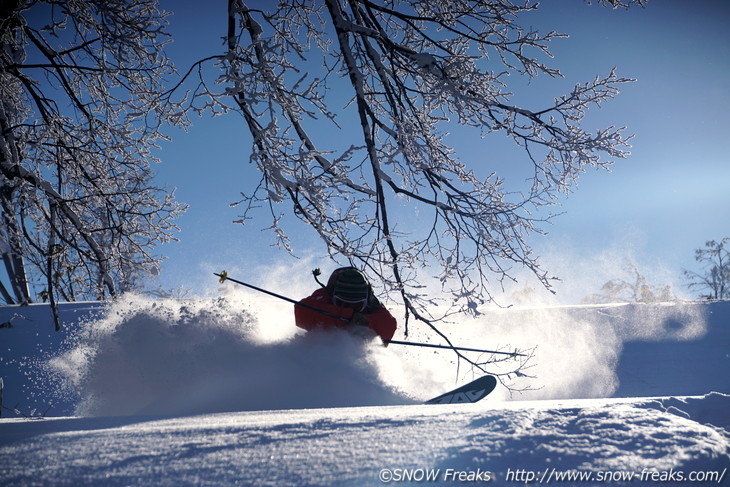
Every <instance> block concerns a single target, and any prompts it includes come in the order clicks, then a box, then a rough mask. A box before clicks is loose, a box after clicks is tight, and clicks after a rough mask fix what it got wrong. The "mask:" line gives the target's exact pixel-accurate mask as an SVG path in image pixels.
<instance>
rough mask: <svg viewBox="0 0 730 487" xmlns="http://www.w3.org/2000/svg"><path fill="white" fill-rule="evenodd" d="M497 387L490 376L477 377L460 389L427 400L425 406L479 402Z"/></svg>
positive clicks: (494, 380) (495, 380)
mask: <svg viewBox="0 0 730 487" xmlns="http://www.w3.org/2000/svg"><path fill="white" fill-rule="evenodd" d="M495 387H497V379H496V378H495V377H494V376H491V375H485V376H482V377H479V378H478V379H476V380H473V381H471V382H469V383H468V384H465V385H463V386H461V387H458V388H456V389H454V390H453V391H449V392H447V393H446V394H441V395H440V396H436V397H434V398H433V399H429V400H428V401H426V402H425V404H459V403H465V402H477V401H481V400H482V399H484V398H485V397H487V395H488V394H489V393H490V392H492V391H493V390H494V388H495Z"/></svg>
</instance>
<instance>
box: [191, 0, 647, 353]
mask: <svg viewBox="0 0 730 487" xmlns="http://www.w3.org/2000/svg"><path fill="white" fill-rule="evenodd" d="M600 3H608V4H611V5H613V6H614V7H615V6H619V5H621V6H625V5H624V2H621V1H610V2H600ZM636 3H641V2H636ZM228 5H229V9H228V14H229V17H228V32H227V34H226V40H227V53H226V55H225V56H221V57H220V58H219V64H220V66H221V67H222V69H223V70H224V74H223V76H222V77H221V78H220V79H219V80H218V82H219V83H221V84H222V85H223V86H224V87H225V89H224V90H222V91H220V90H218V91H216V90H215V89H214V88H213V87H211V86H207V84H206V83H205V81H204V79H203V78H201V80H200V86H199V87H198V94H199V95H200V97H202V98H198V100H199V101H200V100H205V101H204V103H203V104H201V105H198V106H199V107H200V109H203V108H205V109H211V110H212V111H213V112H214V113H222V112H226V111H229V110H232V109H233V110H237V111H238V112H239V113H240V114H241V115H242V116H243V118H244V120H245V121H246V124H247V126H248V129H249V131H250V133H251V135H252V136H253V147H252V154H251V162H252V163H254V164H256V166H257V167H258V169H259V171H260V172H261V179H260V181H259V182H258V184H257V185H256V186H255V188H252V189H253V191H250V192H248V193H245V194H243V199H242V200H241V201H240V202H238V204H239V205H241V207H242V208H243V214H242V216H241V219H240V222H241V223H244V222H246V221H248V220H250V219H252V215H253V211H254V210H255V209H257V208H260V207H264V208H267V209H268V211H269V212H270V214H271V220H272V225H271V228H272V229H273V230H274V232H275V234H276V235H277V238H278V243H279V244H280V245H281V246H283V247H285V248H287V249H291V248H290V241H289V237H288V235H287V232H286V231H285V228H284V227H285V225H284V223H285V222H286V221H287V220H288V219H289V217H290V216H291V215H294V216H296V218H298V219H299V220H301V221H303V222H305V223H306V224H308V225H309V226H310V227H311V228H312V230H314V231H315V232H317V233H318V234H319V237H320V238H321V239H322V241H323V242H324V243H325V244H326V246H327V248H328V249H329V252H330V254H331V256H332V257H333V258H335V259H340V260H347V261H349V262H350V263H352V264H354V265H358V266H359V267H361V268H364V269H365V270H366V271H367V272H368V273H369V274H370V276H371V277H372V278H373V280H374V281H376V282H382V283H383V285H384V287H385V290H386V291H388V293H389V295H390V296H393V297H395V296H398V298H399V300H401V301H402V302H403V303H404V304H405V308H406V320H405V322H406V327H405V331H406V334H407V333H408V318H409V317H411V316H413V317H415V318H416V319H418V320H420V321H421V322H423V323H425V324H427V325H428V326H429V327H430V328H431V329H432V330H433V331H434V332H436V333H437V334H439V335H440V336H441V337H442V338H443V339H444V340H446V341H447V342H449V340H448V337H447V336H446V335H445V334H444V333H442V332H441V330H440V329H439V326H438V323H439V320H441V319H443V318H445V317H447V316H449V315H450V314H451V313H454V312H460V311H467V312H471V313H478V308H479V306H480V305H482V304H484V303H486V302H489V301H490V300H492V299H493V293H494V291H495V286H496V287H497V288H499V286H500V285H501V283H502V282H503V281H505V280H510V279H513V277H512V272H513V269H514V267H515V266H519V267H526V268H528V269H530V270H531V271H532V272H533V273H534V274H535V275H536V276H537V278H538V279H539V280H540V281H541V282H542V284H543V285H545V286H546V287H550V282H551V278H550V277H549V276H548V274H547V273H546V272H545V271H544V270H543V269H542V268H541V267H540V265H539V263H538V262H537V259H536V256H535V255H533V253H532V251H531V249H530V248H529V246H528V244H527V242H526V237H527V235H529V234H530V233H532V232H535V231H540V230H539V228H538V224H539V223H540V222H543V221H545V220H547V219H549V218H550V217H549V216H538V215H539V214H538V212H537V210H539V209H540V208H542V207H544V206H547V205H553V204H554V203H555V198H556V196H557V195H558V194H559V193H564V192H568V191H569V190H570V189H571V187H572V185H573V183H574V181H575V180H576V178H577V177H578V175H579V174H581V173H582V172H583V171H584V170H585V168H586V167H606V166H608V165H609V164H610V163H611V160H610V159H612V158H613V159H615V158H623V157H625V156H626V155H627V152H626V148H627V147H628V145H627V140H628V137H626V136H624V135H623V133H622V131H623V130H622V129H621V128H616V127H608V128H606V129H603V130H599V131H597V132H594V133H590V132H587V131H585V130H583V129H582V128H581V121H582V119H583V117H584V114H585V111H586V110H587V109H588V108H589V107H590V106H593V105H599V104H600V103H602V102H604V101H606V100H608V99H610V98H612V97H613V96H615V95H616V94H617V93H618V86H619V85H621V84H622V83H625V82H627V81H630V80H628V79H626V78H622V77H619V76H618V75H617V74H616V73H615V72H614V71H613V70H610V71H609V72H608V74H607V75H605V76H599V77H596V78H595V79H593V80H592V81H589V82H587V83H583V84H578V85H576V86H575V87H574V88H573V90H572V91H571V92H569V93H567V94H565V95H563V96H560V97H558V98H556V99H554V100H553V101H552V102H550V103H547V104H546V105H545V106H541V107H529V108H527V107H520V106H517V105H515V104H513V103H512V102H511V97H512V94H511V93H510V92H509V90H508V88H507V85H506V82H507V77H508V75H511V74H517V75H520V76H524V77H528V78H534V77H536V76H538V75H546V76H549V77H559V76H561V74H560V72H559V70H558V69H555V68H553V67H550V66H549V65H548V64H546V61H547V60H548V59H549V58H550V57H551V55H550V52H549V50H548V46H549V43H550V41H551V40H553V39H555V38H557V37H564V36H563V35H561V34H557V33H555V32H549V33H547V34H540V33H538V32H535V31H533V30H526V29H523V28H521V27H520V26H519V24H518V18H519V16H520V15H521V14H522V13H524V12H528V11H532V10H535V9H536V8H537V5H531V4H530V2H525V3H520V2H510V1H496V0H463V1H453V0H448V1H446V0H426V1H421V0H419V1H416V0H404V1H400V2H395V1H375V0H325V1H323V2H317V1H308V0H293V1H291V0H290V1H286V2H283V1H282V2H278V5H273V2H272V4H271V5H270V6H269V4H267V6H266V7H265V9H261V8H251V7H249V6H248V2H245V1H244V0H229V3H228ZM260 5H261V4H260V3H256V6H260ZM262 8H264V7H262ZM343 94H344V97H343ZM231 99H233V100H234V101H235V103H233V104H231V102H230V100H231ZM353 121H354V123H353ZM348 124H350V125H349V126H348ZM352 126H354V127H355V128H351V127H352ZM459 126H466V127H472V128H476V129H478V130H480V131H481V133H482V135H483V136H486V135H488V134H492V133H497V134H500V133H501V134H504V135H506V136H508V137H510V138H511V139H512V140H513V141H514V143H515V145H516V146H517V147H519V148H521V150H523V151H524V160H525V163H526V164H527V168H528V170H529V172H530V174H531V178H530V180H529V183H528V184H527V185H526V186H525V188H524V190H523V191H522V192H519V193H517V192H509V191H507V190H506V189H505V184H504V183H505V181H504V180H503V179H502V178H501V177H500V176H499V175H498V174H496V173H494V172H492V170H491V169H490V168H489V167H488V166H487V165H485V164H484V163H483V162H481V161H467V162H464V161H461V160H460V159H459V158H458V157H457V154H456V152H455V150H454V149H453V148H452V147H450V146H449V145H448V144H447V143H446V142H445V136H446V135H447V131H448V130H451V129H454V128H455V127H456V128H458V127H459ZM323 133H325V134H326V135H322V134H323ZM334 134H336V135H334ZM343 141H350V142H347V143H344V142H343ZM604 157H607V158H608V160H604ZM404 202H406V203H407V208H406V209H403V208H402V207H403V206H404V205H403V203H404ZM416 220H418V222H419V224H416V223H415V221H416ZM424 223H425V225H424ZM430 279H434V280H435V281H436V283H438V285H440V287H441V290H440V292H439V293H438V294H439V295H440V296H441V299H436V297H435V296H434V294H433V293H431V292H429V291H428V290H426V289H425V287H424V282H426V281H428V280H430ZM436 305H439V306H436ZM441 305H443V306H441ZM437 310H440V311H437ZM449 343H450V342H449ZM462 358H463V357H462ZM470 362H471V363H472V365H475V362H474V361H471V360H470Z"/></svg>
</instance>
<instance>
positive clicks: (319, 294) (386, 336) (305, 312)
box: [294, 288, 397, 346]
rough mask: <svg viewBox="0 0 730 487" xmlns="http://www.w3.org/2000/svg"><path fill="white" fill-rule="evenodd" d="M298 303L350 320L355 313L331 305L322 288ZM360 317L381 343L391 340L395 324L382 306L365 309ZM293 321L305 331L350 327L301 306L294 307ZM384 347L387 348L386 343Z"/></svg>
mask: <svg viewBox="0 0 730 487" xmlns="http://www.w3.org/2000/svg"><path fill="white" fill-rule="evenodd" d="M299 303H302V304H306V305H309V306H313V307H315V308H318V309H321V310H323V311H327V312H328V313H332V314H335V315H338V316H342V317H344V318H347V319H350V318H352V315H353V314H354V313H355V311H354V310H352V309H350V308H344V307H342V306H337V305H335V304H333V303H332V298H330V295H329V293H328V292H327V290H326V289H324V288H322V289H317V290H316V291H314V293H312V295H311V296H309V297H306V298H304V299H302V300H301V301H299ZM299 303H297V304H299ZM362 315H363V316H365V317H366V318H367V319H368V322H369V323H370V328H371V329H372V330H373V331H374V332H375V333H377V334H378V335H379V336H380V338H381V339H382V340H383V341H388V340H390V339H391V338H393V335H394V334H395V329H396V326H397V323H396V321H395V318H393V315H391V314H390V311H388V310H387V309H385V307H384V306H383V305H382V304H380V303H378V305H377V306H375V307H373V308H372V309H371V308H368V309H365V311H363V312H362ZM294 321H295V322H296V325H297V326H298V327H299V328H303V329H305V330H307V331H310V330H313V329H315V328H325V329H326V328H330V329H331V328H342V329H347V327H348V326H350V325H348V323H347V322H346V321H343V320H339V319H337V318H333V317H332V316H327V315H325V314H323V313H319V312H317V311H314V310H312V309H308V308H305V307H303V306H297V305H296V304H295V305H294ZM352 326H356V325H352ZM385 346H387V343H386V344H385Z"/></svg>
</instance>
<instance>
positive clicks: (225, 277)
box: [213, 271, 350, 323]
mask: <svg viewBox="0 0 730 487" xmlns="http://www.w3.org/2000/svg"><path fill="white" fill-rule="evenodd" d="M213 275H215V276H218V277H220V279H219V281H220V282H221V283H224V282H226V281H231V282H235V283H236V284H240V285H241V286H246V287H250V288H251V289H254V290H256V291H259V292H262V293H264V294H268V295H269V296H274V297H275V298H279V299H283V300H284V301H288V302H290V303H293V304H296V305H297V306H301V307H302V308H307V309H310V310H312V311H316V312H318V313H322V314H323V315H326V316H329V317H330V318H335V319H338V320H342V321H344V322H346V323H349V322H350V320H349V319H348V318H345V317H344V316H340V315H338V314H335V313H330V312H329V311H325V310H323V309H319V308H317V307H315V306H310V305H308V304H305V303H300V302H299V301H296V300H294V299H292V298H287V297H286V296H282V295H281V294H276V293H274V292H271V291H267V290H266V289H262V288H260V287H256V286H254V285H253V284H248V283H246V282H243V281H239V280H237V279H233V278H232V277H228V273H227V272H226V271H221V273H220V274H218V273H215V272H214V273H213Z"/></svg>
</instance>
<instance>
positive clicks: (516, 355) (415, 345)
mask: <svg viewBox="0 0 730 487" xmlns="http://www.w3.org/2000/svg"><path fill="white" fill-rule="evenodd" d="M383 343H388V344H391V343H392V344H393V345H410V346H413V347H427V348H443V349H445V350H461V351H463V352H481V353H495V354H500V355H509V356H511V357H526V356H527V355H525V354H524V353H517V352H516V351H515V352H498V351H496V350H482V349H479V348H465V347H452V346H449V345H433V344H431V343H416V342H403V341H400V340H383Z"/></svg>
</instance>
